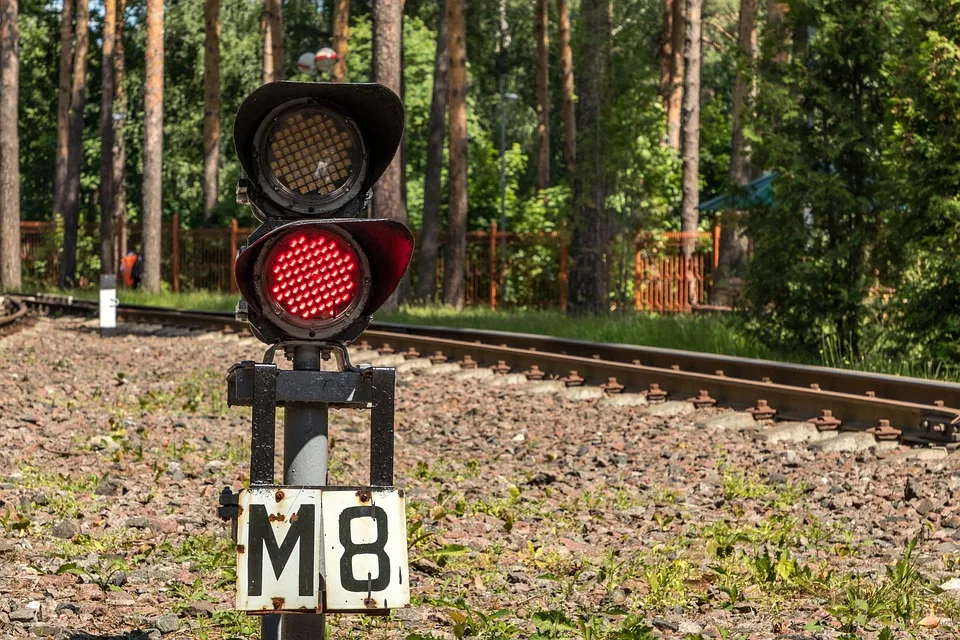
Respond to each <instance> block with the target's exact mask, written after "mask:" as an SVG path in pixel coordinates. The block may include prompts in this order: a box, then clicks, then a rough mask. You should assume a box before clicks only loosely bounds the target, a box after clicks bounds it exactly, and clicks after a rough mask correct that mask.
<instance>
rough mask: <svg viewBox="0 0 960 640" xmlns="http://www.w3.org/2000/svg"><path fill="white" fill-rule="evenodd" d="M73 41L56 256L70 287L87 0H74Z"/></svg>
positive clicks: (60, 279) (74, 249)
mask: <svg viewBox="0 0 960 640" xmlns="http://www.w3.org/2000/svg"><path fill="white" fill-rule="evenodd" d="M76 12H77V13H76V15H77V23H76V44H75V46H74V50H73V78H72V79H71V81H70V118H69V134H68V138H67V182H66V184H65V185H64V191H63V253H62V254H61V256H60V274H59V277H58V279H57V282H58V284H59V285H60V287H61V288H68V287H72V286H73V285H74V284H75V283H76V277H77V233H78V227H79V224H80V164H81V162H82V160H83V107H84V104H85V103H86V100H87V50H88V48H89V46H90V30H89V26H90V25H89V21H90V0H77V4H76Z"/></svg>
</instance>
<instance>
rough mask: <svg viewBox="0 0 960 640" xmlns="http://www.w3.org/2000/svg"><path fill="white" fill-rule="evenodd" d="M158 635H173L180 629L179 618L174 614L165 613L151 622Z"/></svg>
mask: <svg viewBox="0 0 960 640" xmlns="http://www.w3.org/2000/svg"><path fill="white" fill-rule="evenodd" d="M153 625H154V626H155V627H156V628H157V629H158V630H159V631H160V633H164V634H166V633H173V632H174V631H176V630H177V629H179V628H180V618H178V617H177V614H175V613H167V614H165V615H162V616H160V617H159V618H157V619H156V620H154V621H153Z"/></svg>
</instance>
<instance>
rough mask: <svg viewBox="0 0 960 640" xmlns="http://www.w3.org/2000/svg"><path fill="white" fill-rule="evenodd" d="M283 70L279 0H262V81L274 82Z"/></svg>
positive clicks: (281, 77) (281, 75) (281, 10)
mask: <svg viewBox="0 0 960 640" xmlns="http://www.w3.org/2000/svg"><path fill="white" fill-rule="evenodd" d="M285 77H286V76H285V75H284V72H283V9H282V4H281V1H280V0H264V36H263V81H264V82H265V83H266V82H276V81H277V80H283V79H284V78H285Z"/></svg>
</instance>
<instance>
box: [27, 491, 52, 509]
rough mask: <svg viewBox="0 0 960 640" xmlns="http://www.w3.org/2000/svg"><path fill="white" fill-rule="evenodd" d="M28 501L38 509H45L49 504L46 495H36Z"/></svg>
mask: <svg viewBox="0 0 960 640" xmlns="http://www.w3.org/2000/svg"><path fill="white" fill-rule="evenodd" d="M30 501H31V502H32V503H33V504H35V505H37V506H38V507H45V506H47V505H48V504H50V498H48V497H47V494H45V493H38V494H37V495H35V496H33V498H31V499H30Z"/></svg>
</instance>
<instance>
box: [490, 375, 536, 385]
mask: <svg viewBox="0 0 960 640" xmlns="http://www.w3.org/2000/svg"><path fill="white" fill-rule="evenodd" d="M526 381H527V376H525V375H523V374H522V373H508V374H506V375H499V376H493V377H492V378H487V379H486V380H484V381H483V383H484V384H488V385H490V386H491V387H507V386H510V385H512V384H524V383H525V382H526Z"/></svg>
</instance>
